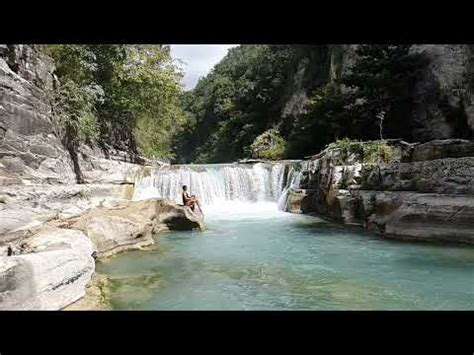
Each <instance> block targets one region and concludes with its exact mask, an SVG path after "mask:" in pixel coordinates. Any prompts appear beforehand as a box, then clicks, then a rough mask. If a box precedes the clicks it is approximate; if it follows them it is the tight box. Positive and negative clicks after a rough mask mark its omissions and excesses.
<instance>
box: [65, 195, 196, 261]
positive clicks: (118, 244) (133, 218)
mask: <svg viewBox="0 0 474 355" xmlns="http://www.w3.org/2000/svg"><path fill="white" fill-rule="evenodd" d="M70 228H73V229H78V230H81V231H83V232H84V233H85V234H86V235H87V236H88V237H89V238H90V239H91V240H92V242H93V243H94V244H95V245H96V246H97V255H96V256H97V257H98V258H106V257H110V256H112V255H114V254H116V253H118V252H122V251H125V250H133V249H142V248H143V247H146V246H149V245H151V244H153V243H154V241H153V235H154V234H158V233H160V232H163V231H166V230H193V229H203V228H204V224H203V221H202V219H201V218H200V217H199V216H198V215H196V214H194V213H193V212H192V211H191V210H190V209H189V208H188V207H184V206H180V205H178V204H176V203H175V202H173V201H168V200H160V199H148V200H142V201H123V202H121V203H117V204H116V205H115V206H111V207H102V208H97V209H94V210H92V211H90V212H88V213H86V214H85V215H83V216H81V217H80V218H79V219H78V220H77V221H76V222H75V223H74V224H72V225H71V226H70Z"/></svg>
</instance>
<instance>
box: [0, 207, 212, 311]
mask: <svg viewBox="0 0 474 355" xmlns="http://www.w3.org/2000/svg"><path fill="white" fill-rule="evenodd" d="M202 228H203V223H202V220H201V219H200V217H199V216H197V215H194V214H193V213H192V212H191V211H190V210H189V208H185V207H183V206H179V205H177V204H176V203H174V202H171V201H165V200H159V199H150V200H144V201H128V200H121V201H114V202H113V203H111V204H110V205H109V206H107V207H106V206H100V207H96V208H92V209H90V210H88V211H86V212H85V213H82V214H80V215H79V216H75V217H69V218H60V219H52V220H50V221H47V222H46V223H44V225H42V226H41V227H38V229H37V230H36V231H34V232H31V234H25V235H23V236H20V235H19V234H16V235H15V236H16V237H15V238H13V237H10V238H7V239H9V243H8V245H5V243H4V245H3V246H0V279H1V280H2V282H1V284H0V309H4V310H12V309H23V310H28V309H37V310H58V309H63V308H65V307H68V306H69V305H71V304H76V303H77V301H79V300H81V299H82V298H84V296H86V297H85V299H84V301H82V302H80V303H78V304H76V306H74V307H72V306H71V308H70V309H77V308H81V307H89V306H91V305H94V304H95V305H96V306H97V307H99V308H102V306H100V305H104V304H105V303H106V302H105V301H104V299H105V296H104V292H106V291H105V289H106V286H107V282H106V281H105V280H104V279H103V278H100V277H96V278H95V279H92V278H93V277H94V271H95V260H96V259H100V258H106V257H110V256H112V255H115V254H116V253H118V252H122V251H125V250H133V249H141V248H143V247H145V246H149V245H151V244H153V243H154V240H153V237H152V236H153V235H154V234H159V233H161V232H163V231H166V230H169V229H202ZM8 249H10V250H8ZM9 254H11V255H9ZM91 279H92V282H91ZM86 286H87V287H86ZM86 289H88V291H89V292H86ZM81 305H82V306H81ZM96 306H94V307H96ZM75 307H76V308H75Z"/></svg>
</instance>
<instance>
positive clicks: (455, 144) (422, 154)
mask: <svg viewBox="0 0 474 355" xmlns="http://www.w3.org/2000/svg"><path fill="white" fill-rule="evenodd" d="M459 157H474V141H468V140H465V139H445V140H433V141H430V142H427V143H423V144H419V145H416V146H415V147H414V150H413V154H412V160H413V161H424V160H433V159H444V158H459Z"/></svg>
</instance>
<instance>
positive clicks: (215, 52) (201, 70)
mask: <svg viewBox="0 0 474 355" xmlns="http://www.w3.org/2000/svg"><path fill="white" fill-rule="evenodd" d="M236 46H237V45H236V44H230V45H221V44H206V45H204V44H192V45H188V44H176V45H171V55H172V56H173V57H174V58H176V59H180V60H181V61H183V62H184V63H183V64H182V68H183V71H184V78H183V85H184V89H185V90H191V89H192V88H194V86H195V85H196V83H197V82H198V80H199V78H200V77H202V76H205V75H206V74H207V73H209V71H210V70H211V69H212V68H213V67H214V65H216V64H217V63H218V62H219V61H220V60H221V59H222V58H224V56H225V55H226V54H227V51H228V50H229V49H230V48H232V47H236Z"/></svg>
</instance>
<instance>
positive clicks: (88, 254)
mask: <svg viewBox="0 0 474 355" xmlns="http://www.w3.org/2000/svg"><path fill="white" fill-rule="evenodd" d="M22 247H23V249H22V251H21V254H19V255H12V256H6V255H5V254H4V253H2V255H1V256H0V280H1V282H0V309H1V310H59V309H62V308H64V307H66V306H68V305H70V304H72V303H74V302H76V301H77V300H78V299H80V298H81V297H83V296H84V295H85V287H86V285H87V284H88V282H89V281H90V279H91V277H92V275H93V273H94V270H95V261H94V258H93V254H94V253H95V250H96V248H95V246H94V244H93V243H91V241H90V240H89V238H87V237H86V236H85V235H84V233H82V232H80V231H77V230H69V229H60V228H51V227H46V228H44V229H42V230H41V231H40V232H39V233H37V234H35V235H33V236H32V237H30V238H29V239H28V240H27V241H26V242H25V243H24V244H23V245H22Z"/></svg>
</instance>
